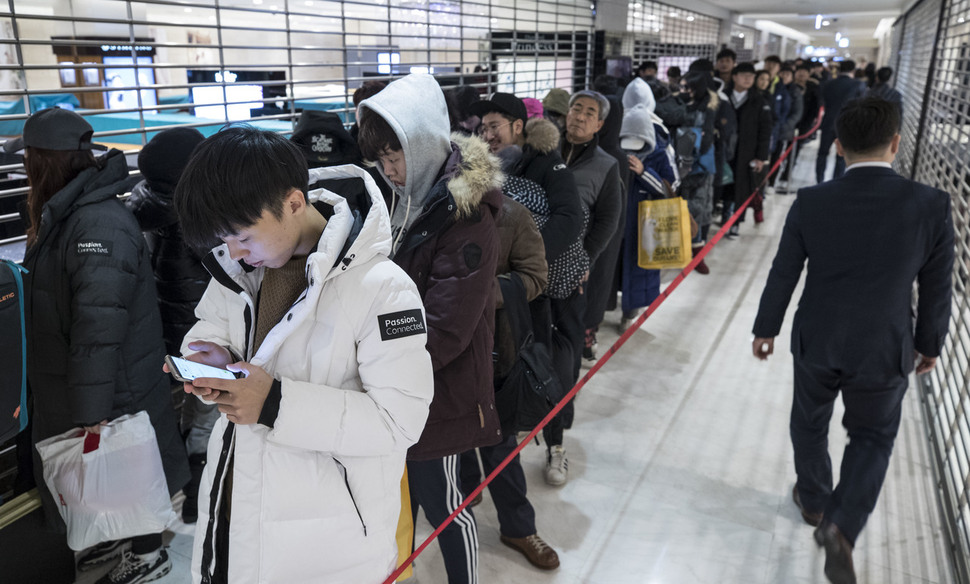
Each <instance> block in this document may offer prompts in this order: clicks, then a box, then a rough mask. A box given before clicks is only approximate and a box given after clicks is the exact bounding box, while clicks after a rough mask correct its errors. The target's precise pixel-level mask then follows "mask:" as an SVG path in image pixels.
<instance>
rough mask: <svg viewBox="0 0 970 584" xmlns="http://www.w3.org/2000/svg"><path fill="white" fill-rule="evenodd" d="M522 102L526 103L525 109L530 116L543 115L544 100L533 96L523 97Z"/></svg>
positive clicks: (538, 116)
mask: <svg viewBox="0 0 970 584" xmlns="http://www.w3.org/2000/svg"><path fill="white" fill-rule="evenodd" d="M522 103H524V104H525V111H526V113H527V114H529V117H530V118H541V117H542V102H541V101H539V100H538V99H534V98H532V97H523V98H522Z"/></svg>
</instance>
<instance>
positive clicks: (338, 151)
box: [290, 110, 360, 168]
mask: <svg viewBox="0 0 970 584" xmlns="http://www.w3.org/2000/svg"><path fill="white" fill-rule="evenodd" d="M290 141H292V142H293V143H294V144H296V145H297V146H299V147H300V150H301V151H303V155H304V156H305V157H306V161H307V165H308V166H309V167H310V168H317V167H320V166H337V165H340V164H355V163H357V162H360V151H359V150H358V149H357V143H356V142H354V139H353V138H352V137H351V136H350V132H348V131H347V130H346V129H344V125H343V123H342V122H341V121H340V117H339V116H337V114H335V113H333V112H323V111H319V110H303V113H302V114H300V119H299V121H297V123H296V129H294V130H293V135H292V136H290Z"/></svg>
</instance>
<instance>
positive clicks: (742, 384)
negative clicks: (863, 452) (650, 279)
mask: <svg viewBox="0 0 970 584" xmlns="http://www.w3.org/2000/svg"><path fill="white" fill-rule="evenodd" d="M803 157H804V162H803V163H802V165H801V166H800V168H798V169H797V170H798V172H797V173H796V177H797V178H800V179H802V181H801V184H808V182H809V181H810V180H811V179H810V178H809V176H810V172H811V168H810V167H811V166H812V163H813V162H814V149H813V145H810V146H809V148H807V149H806V150H805V151H804V152H803ZM811 182H814V181H813V180H812V181H811ZM793 199H794V197H791V196H782V195H778V196H774V197H771V199H770V200H769V201H768V202H767V204H766V208H765V217H766V222H765V223H764V224H763V225H761V226H759V227H755V226H754V225H753V224H752V223H751V221H750V220H749V221H748V222H747V223H745V224H743V225H742V227H741V237H740V238H739V239H737V240H735V241H728V240H723V241H722V242H721V243H720V244H719V245H718V246H717V248H716V249H715V250H714V251H713V252H712V254H711V255H710V256H709V259H708V264H709V265H710V267H711V274H710V275H708V276H701V275H698V274H692V275H691V276H689V277H688V278H687V279H686V281H685V282H684V283H683V284H682V285H681V286H680V288H678V289H677V291H676V292H675V293H674V294H673V295H672V296H671V297H670V298H669V300H667V302H666V303H665V304H664V305H663V306H662V307H661V308H660V309H659V310H658V311H657V312H656V313H655V314H654V315H653V316H652V317H651V318H650V319H648V320H647V321H646V323H645V324H644V326H643V328H642V329H641V330H639V331H638V332H637V333H636V334H635V335H633V337H632V339H631V341H630V342H629V343H627V344H626V346H624V347H623V349H622V350H621V351H620V352H619V353H617V354H616V355H615V356H614V357H613V359H612V360H611V361H610V362H609V363H608V364H607V365H606V367H605V368H604V369H603V370H602V371H601V372H600V373H599V374H598V375H597V376H596V377H595V378H594V379H593V380H592V381H591V382H590V384H589V385H588V386H587V387H586V388H585V389H584V390H583V391H582V392H581V394H580V395H579V397H578V400H577V414H576V423H575V425H574V427H573V429H572V430H570V431H568V432H567V434H566V440H565V442H566V449H567V453H568V456H569V482H568V483H567V484H566V485H565V486H564V487H561V488H553V487H549V486H547V485H546V484H545V483H544V482H543V479H542V469H543V465H544V448H542V447H538V446H535V445H530V446H529V447H528V448H526V450H525V451H524V453H523V465H524V466H525V471H526V475H527V477H528V480H529V486H530V488H531V492H530V495H531V499H532V501H533V503H534V505H535V507H536V511H537V517H538V528H539V533H540V534H541V535H542V536H543V537H544V538H545V539H546V540H547V541H548V542H549V543H550V544H551V545H552V546H554V547H555V548H556V550H558V552H559V555H560V559H561V562H562V565H561V567H560V568H559V569H558V570H556V571H554V572H551V573H543V572H540V571H538V570H535V569H533V568H532V567H530V566H529V565H528V564H527V563H526V562H525V560H524V559H523V558H522V557H521V556H519V555H518V554H517V553H516V552H514V551H512V550H510V549H508V548H506V547H505V546H503V545H502V544H501V543H500V542H499V534H498V523H497V520H496V518H495V510H494V506H493V505H492V502H491V500H490V498H489V496H488V495H487V494H486V496H485V500H484V502H483V503H482V504H481V505H480V506H479V507H477V508H476V509H475V514H476V517H477V518H478V523H479V537H480V542H481V546H480V547H481V566H480V581H481V582H483V583H509V584H513V583H516V584H517V583H522V582H530V583H531V582H537V583H541V582H555V583H563V584H564V583H595V584H623V583H631V584H632V583H637V584H693V583H704V584H707V583H718V584H720V583H745V584H749V583H758V584H760V583H765V584H788V583H799V584H800V583H806V584H807V583H816V582H819V583H821V582H825V578H824V576H823V575H822V564H823V557H824V554H823V553H822V552H821V551H820V550H819V549H818V548H817V547H816V546H815V543H814V541H813V539H812V529H811V528H810V527H808V526H806V525H805V524H804V523H802V521H801V518H800V516H799V514H798V511H797V510H796V508H795V507H794V505H793V504H792V503H791V499H790V494H791V487H792V484H793V480H794V478H793V470H792V455H791V446H790V443H789V439H788V427H787V426H788V424H787V420H788V411H789V408H790V405H791V377H792V373H791V357H790V354H789V353H788V345H789V343H788V336H787V335H788V334H789V332H790V328H788V327H790V313H791V311H789V321H788V326H786V328H785V329H784V330H783V331H782V334H781V336H780V337H779V339H778V342H777V346H776V354H775V355H774V356H773V357H772V358H771V359H770V360H769V361H768V362H759V361H756V360H755V359H754V358H753V357H752V356H751V352H750V342H751V325H752V322H753V320H754V316H755V312H756V311H757V304H758V299H759V297H760V294H761V288H762V286H763V285H764V281H765V278H766V276H767V272H768V269H769V265H770V262H771V259H772V257H773V255H774V249H775V246H776V244H777V240H778V237H779V235H780V233H781V228H782V225H783V223H784V218H785V214H786V212H787V209H788V208H789V206H790V205H791V202H792V201H793ZM673 276H674V274H672V273H671V274H665V278H664V280H665V282H667V281H669V280H671V279H672V278H673ZM793 304H794V302H793ZM618 320H619V314H618V313H612V314H608V315H607V320H606V323H605V324H604V325H603V328H602V330H601V333H600V339H599V340H600V352H601V353H605V348H606V347H607V346H608V345H609V343H611V342H613V341H614V340H615V339H616V338H617V336H618V335H617V333H616V330H615V329H616V325H617V323H618ZM840 418H841V413H840V412H839V411H838V409H837V411H836V413H835V416H834V418H833V420H835V421H836V423H835V424H833V426H832V431H831V436H830V441H831V445H832V453H833V466H834V467H835V468H838V464H839V461H840V458H841V448H842V446H844V444H845V432H844V431H843V430H842V428H841V427H840V426H839V425H838V423H837V422H838V420H839V419H840ZM179 531H180V533H179V534H178V535H176V536H175V537H174V539H173V541H172V544H171V548H170V552H171V554H172V557H173V558H174V559H175V563H176V566H175V569H174V570H173V573H172V574H171V575H170V576H168V577H167V578H165V579H164V580H160V581H159V582H163V583H173V584H174V583H176V582H188V581H189V577H188V562H189V560H188V557H189V554H190V541H189V537H190V536H189V535H187V534H183V533H182V532H185V529H184V528H183V529H180V530H179ZM430 531H431V529H430V527H429V526H428V525H427V524H426V523H424V522H423V520H422V522H421V523H419V538H423V537H425V536H426V535H427V534H429V533H430ZM186 533H187V532H186ZM946 553H947V552H946V549H945V539H944V536H943V535H942V531H941V527H940V519H939V516H938V512H937V502H936V499H935V494H934V492H933V485H932V477H931V469H930V466H929V459H928V452H927V445H926V438H925V436H924V434H923V424H922V418H921V414H920V411H919V404H918V398H917V395H916V393H915V392H910V393H909V395H908V396H907V399H906V402H905V408H904V413H903V421H902V426H901V430H900V436H899V439H898V441H897V444H896V451H895V454H894V456H893V459H892V463H891V465H890V469H889V476H888V477H887V480H886V484H885V487H884V489H883V493H882V497H881V498H880V500H879V504H878V506H877V508H876V511H875V513H874V514H873V515H872V518H871V519H870V521H869V525H868V526H867V527H866V530H865V531H864V532H863V535H862V536H861V537H860V539H859V542H858V548H857V550H856V552H855V562H856V569H857V572H858V574H859V582H860V583H870V584H890V583H930V582H934V583H948V582H951V581H952V576H951V573H950V569H949V563H948V559H947V555H946ZM416 579H417V581H418V582H420V584H441V583H444V582H445V581H446V578H445V576H444V569H443V565H442V562H441V558H440V552H439V551H438V548H437V544H432V545H431V546H430V547H429V548H428V550H427V551H426V552H425V554H424V555H422V556H421V557H420V558H419V560H418V562H417V565H416ZM88 581H90V580H85V582H88Z"/></svg>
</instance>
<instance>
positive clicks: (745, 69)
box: [731, 61, 759, 75]
mask: <svg viewBox="0 0 970 584" xmlns="http://www.w3.org/2000/svg"><path fill="white" fill-rule="evenodd" d="M741 73H754V74H755V75H757V74H758V73H759V72H758V71H755V69H754V64H753V63H749V62H747V61H745V62H744V63H738V64H737V65H735V66H734V69H732V70H731V75H740V74H741Z"/></svg>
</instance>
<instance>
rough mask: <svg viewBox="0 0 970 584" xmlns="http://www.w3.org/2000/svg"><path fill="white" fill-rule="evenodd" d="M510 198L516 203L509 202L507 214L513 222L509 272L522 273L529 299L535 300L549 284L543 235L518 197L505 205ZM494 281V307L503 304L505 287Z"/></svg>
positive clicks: (520, 274)
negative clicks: (516, 200)
mask: <svg viewBox="0 0 970 584" xmlns="http://www.w3.org/2000/svg"><path fill="white" fill-rule="evenodd" d="M509 202H511V203H513V204H512V205H509V206H508V209H509V213H508V215H507V217H508V221H510V222H512V224H513V230H512V233H513V241H512V246H511V248H510V249H509V259H508V263H509V272H508V273H511V272H515V273H517V274H518V275H519V277H520V278H521V279H522V284H523V285H524V286H525V295H526V300H528V301H529V302H532V301H533V300H535V299H536V298H537V297H538V296H539V295H540V294H542V292H543V291H544V290H545V289H546V284H548V283H549V265H548V264H547V263H546V254H545V250H544V249H543V246H542V236H541V235H540V234H539V228H538V227H536V222H535V221H534V220H533V219H532V214H531V213H529V210H528V209H526V208H525V207H523V206H522V205H520V204H519V203H516V202H515V201H507V202H506V205H508V203H509ZM508 273H507V274H498V276H500V277H501V276H507V275H508ZM494 282H495V308H502V306H503V304H504V302H503V299H502V287H501V286H500V285H499V283H498V278H496V279H495V280H494Z"/></svg>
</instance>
